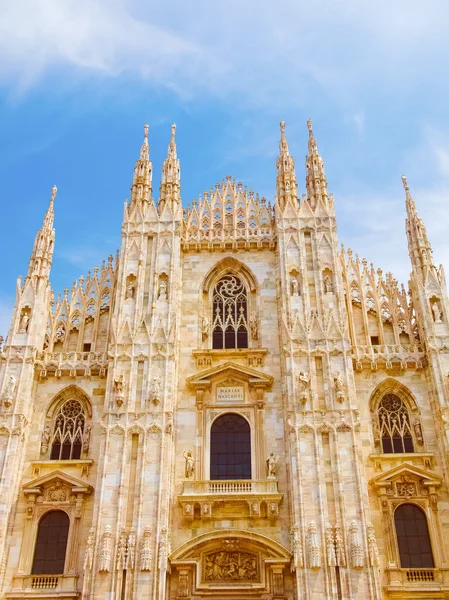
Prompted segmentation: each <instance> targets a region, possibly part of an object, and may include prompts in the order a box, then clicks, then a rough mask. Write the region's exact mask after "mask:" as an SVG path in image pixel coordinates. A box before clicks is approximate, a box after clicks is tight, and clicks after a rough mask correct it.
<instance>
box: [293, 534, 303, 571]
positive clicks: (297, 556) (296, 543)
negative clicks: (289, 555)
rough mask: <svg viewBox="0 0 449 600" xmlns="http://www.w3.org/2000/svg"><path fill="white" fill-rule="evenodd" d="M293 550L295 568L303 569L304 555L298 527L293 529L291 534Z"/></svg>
mask: <svg viewBox="0 0 449 600" xmlns="http://www.w3.org/2000/svg"><path fill="white" fill-rule="evenodd" d="M290 535H291V540H292V550H293V567H294V568H295V569H301V568H302V567H303V566H304V559H303V553H302V544H301V534H300V530H299V527H298V526H295V527H292V530H291V532H290Z"/></svg>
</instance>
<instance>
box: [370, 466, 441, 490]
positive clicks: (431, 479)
mask: <svg viewBox="0 0 449 600" xmlns="http://www.w3.org/2000/svg"><path fill="white" fill-rule="evenodd" d="M405 478H406V479H409V480H411V481H421V482H422V483H423V485H424V486H425V487H429V486H434V487H438V486H440V485H441V483H442V481H443V478H442V477H440V476H439V475H436V474H435V473H431V472H429V471H427V470H425V469H422V468H421V467H417V466H416V465H412V464H410V463H402V464H401V465H398V466H397V467H394V468H393V469H390V470H389V471H386V472H385V473H381V474H380V475H378V476H377V477H374V478H373V479H371V481H370V484H371V485H372V486H373V487H377V488H381V487H385V488H388V487H391V486H392V485H393V483H395V482H397V481H401V480H404V479H405Z"/></svg>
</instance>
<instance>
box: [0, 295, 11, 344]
mask: <svg viewBox="0 0 449 600" xmlns="http://www.w3.org/2000/svg"><path fill="white" fill-rule="evenodd" d="M13 306H14V303H13V301H12V300H11V301H9V300H7V299H3V300H0V335H1V336H3V338H5V339H6V336H7V335H8V330H9V326H10V325H11V316H12V309H13Z"/></svg>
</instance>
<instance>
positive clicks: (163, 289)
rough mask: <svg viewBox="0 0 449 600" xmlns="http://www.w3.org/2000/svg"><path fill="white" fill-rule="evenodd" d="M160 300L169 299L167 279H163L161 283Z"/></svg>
mask: <svg viewBox="0 0 449 600" xmlns="http://www.w3.org/2000/svg"><path fill="white" fill-rule="evenodd" d="M158 300H163V301H164V302H165V301H166V300H167V284H166V283H165V281H161V282H160V284H159V296H158Z"/></svg>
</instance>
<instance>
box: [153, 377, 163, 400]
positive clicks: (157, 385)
mask: <svg viewBox="0 0 449 600" xmlns="http://www.w3.org/2000/svg"><path fill="white" fill-rule="evenodd" d="M151 393H152V396H153V402H154V404H159V402H160V399H161V376H160V375H155V376H154V377H153V387H152V390H151Z"/></svg>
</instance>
